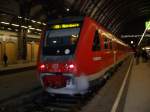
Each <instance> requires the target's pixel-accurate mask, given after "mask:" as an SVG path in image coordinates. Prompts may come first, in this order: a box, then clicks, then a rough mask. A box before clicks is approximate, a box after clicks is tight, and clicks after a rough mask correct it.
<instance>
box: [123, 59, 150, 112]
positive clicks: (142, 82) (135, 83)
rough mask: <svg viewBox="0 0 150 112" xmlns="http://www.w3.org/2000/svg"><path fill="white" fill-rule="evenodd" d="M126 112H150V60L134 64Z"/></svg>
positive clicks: (125, 107)
mask: <svg viewBox="0 0 150 112" xmlns="http://www.w3.org/2000/svg"><path fill="white" fill-rule="evenodd" d="M124 112H150V60H149V61H148V62H142V61H141V62H140V63H139V64H136V63H134V65H133V68H132V74H131V76H130V80H129V87H128V92H127V96H126V101H125V106H124Z"/></svg>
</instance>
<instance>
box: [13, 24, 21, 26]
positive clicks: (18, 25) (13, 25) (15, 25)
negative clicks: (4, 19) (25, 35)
mask: <svg viewBox="0 0 150 112" xmlns="http://www.w3.org/2000/svg"><path fill="white" fill-rule="evenodd" d="M11 25H12V26H19V25H18V24H11Z"/></svg>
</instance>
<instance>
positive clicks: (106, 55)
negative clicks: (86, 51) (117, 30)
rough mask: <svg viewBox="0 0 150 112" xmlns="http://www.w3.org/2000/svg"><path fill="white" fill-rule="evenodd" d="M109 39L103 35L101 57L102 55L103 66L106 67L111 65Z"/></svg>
mask: <svg viewBox="0 0 150 112" xmlns="http://www.w3.org/2000/svg"><path fill="white" fill-rule="evenodd" d="M109 41H110V40H109V38H107V37H106V36H105V35H103V55H104V61H105V62H104V66H105V67H107V66H108V65H110V64H111V60H112V57H111V53H112V52H111V50H110V48H109V47H110V46H109Z"/></svg>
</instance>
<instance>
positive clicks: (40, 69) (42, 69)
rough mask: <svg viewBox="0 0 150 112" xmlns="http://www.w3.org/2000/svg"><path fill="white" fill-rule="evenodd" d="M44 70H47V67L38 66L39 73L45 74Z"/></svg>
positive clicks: (43, 65)
mask: <svg viewBox="0 0 150 112" xmlns="http://www.w3.org/2000/svg"><path fill="white" fill-rule="evenodd" d="M46 70H47V66H46V65H45V64H41V65H40V66H39V71H40V72H46Z"/></svg>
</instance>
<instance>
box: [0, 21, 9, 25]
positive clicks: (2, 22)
mask: <svg viewBox="0 0 150 112" xmlns="http://www.w3.org/2000/svg"><path fill="white" fill-rule="evenodd" d="M1 23H2V24H6V25H9V24H10V23H8V22H1Z"/></svg>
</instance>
